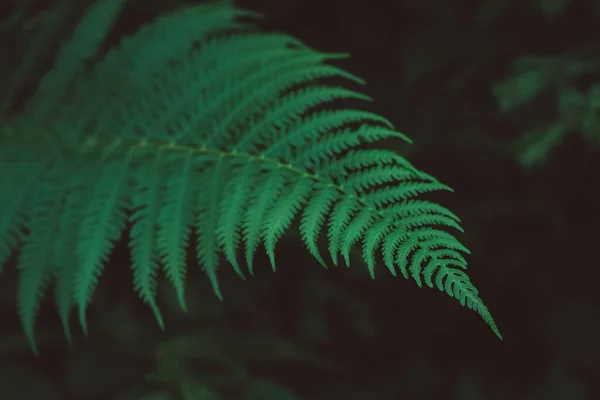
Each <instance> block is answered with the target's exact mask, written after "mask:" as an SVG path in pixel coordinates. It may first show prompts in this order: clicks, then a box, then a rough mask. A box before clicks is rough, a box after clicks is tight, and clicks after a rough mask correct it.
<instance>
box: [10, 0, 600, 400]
mask: <svg viewBox="0 0 600 400" xmlns="http://www.w3.org/2000/svg"><path fill="white" fill-rule="evenodd" d="M85 3H86V2H78V3H73V2H70V3H69V2H62V3H61V4H59V3H58V2H51V1H25V2H5V5H4V6H3V7H5V8H4V11H5V13H4V14H5V15H10V14H11V13H13V12H15V10H23V11H22V12H23V14H22V18H23V20H24V21H32V20H33V21H34V22H33V23H32V25H33V28H31V27H30V28H25V24H17V25H14V26H9V27H6V26H4V30H3V36H2V43H0V44H1V45H2V47H1V48H0V51H1V52H2V53H3V54H2V53H0V54H2V67H1V68H2V72H3V78H2V80H1V83H2V85H3V86H2V87H3V88H4V90H3V92H2V93H3V96H4V99H6V98H10V99H9V100H7V101H5V103H4V104H7V103H8V104H9V106H7V107H6V108H5V109H4V110H3V112H4V114H5V115H11V113H15V112H18V110H19V108H20V107H21V106H22V104H23V103H24V102H25V101H26V99H27V98H28V96H29V95H30V93H31V91H32V90H34V89H35V85H36V82H37V79H39V77H40V76H41V74H42V72H43V71H44V70H46V69H47V68H48V67H49V66H50V65H51V60H52V55H53V53H54V51H55V49H56V48H57V46H58V45H59V43H60V42H61V40H62V38H64V37H65V35H67V34H68V32H69V30H70V26H72V23H73V22H74V21H75V20H76V19H77V16H78V15H80V14H81V12H82V10H83V9H84V8H85V6H86V4H85ZM87 3H89V2H87ZM179 4H183V2H180V1H167V0H164V1H153V2H150V1H146V2H140V1H130V4H129V5H128V6H127V8H126V9H125V10H124V12H123V15H122V17H121V18H120V19H119V21H118V23H117V25H116V26H115V28H114V30H113V32H112V34H111V36H110V37H109V39H108V41H107V43H106V47H108V46H110V44H111V43H114V42H115V41H116V40H117V39H118V38H119V37H120V36H121V35H122V34H123V33H124V32H131V31H132V30H134V29H135V27H137V26H139V25H140V24H141V23H143V22H145V21H147V20H148V19H149V18H151V17H153V16H154V15H156V14H157V13H158V12H160V11H164V10H166V9H170V8H173V7H176V6H177V5H179ZM237 4H239V5H241V6H244V7H249V8H253V9H256V10H259V11H261V12H262V13H263V14H264V15H265V17H266V18H265V22H264V24H263V26H264V27H265V29H267V30H281V31H286V32H288V33H290V34H291V35H293V36H295V37H297V38H299V39H301V40H302V41H304V42H305V43H306V44H308V45H310V46H311V47H313V48H315V49H318V50H322V51H332V52H346V53H349V54H351V55H352V57H351V58H350V59H349V60H345V61H343V62H338V63H337V64H338V65H340V66H343V67H344V68H345V69H346V70H348V71H350V72H352V73H354V74H356V75H359V76H361V77H363V78H365V79H366V81H367V82H368V84H367V85H366V86H365V87H364V88H363V89H362V91H363V92H365V93H366V94H368V95H370V96H372V97H373V98H374V99H375V100H374V102H373V104H372V107H371V109H372V110H374V111H376V112H377V113H379V114H381V115H383V116H386V117H388V118H389V119H390V120H392V122H394V123H395V124H396V127H397V128H398V129H399V130H400V131H402V132H404V133H406V134H408V135H409V136H410V137H411V138H412V139H413V141H414V142H415V144H414V145H413V146H410V147H398V145H397V144H391V145H390V146H392V147H393V148H397V149H398V150H399V151H401V152H402V154H403V155H406V157H407V158H409V159H410V160H411V161H412V162H413V163H414V164H415V165H416V166H417V167H418V168H420V169H422V170H425V171H427V172H428V173H430V174H432V175H433V176H435V177H437V178H438V179H439V180H440V181H442V182H443V183H446V184H448V185H449V186H451V187H453V188H454V189H455V193H441V194H438V195H436V196H433V197H432V199H434V200H435V201H439V202H441V203H442V204H443V205H445V206H447V207H448V208H449V209H451V210H452V211H453V212H455V213H456V214H457V215H459V216H460V217H461V219H462V221H463V227H464V228H465V230H466V234H464V235H460V239H461V240H462V241H463V242H464V243H465V244H466V245H467V247H469V248H470V249H471V252H472V254H471V256H470V257H469V263H470V269H469V275H470V276H471V279H472V281H473V282H474V283H475V285H476V286H477V287H478V289H479V290H480V294H481V297H482V298H483V299H484V301H485V302H486V304H487V306H488V307H489V309H490V311H491V312H492V314H493V316H494V318H495V320H496V323H497V324H498V327H499V329H500V331H501V332H502V334H503V335H504V341H503V342H501V341H499V340H498V339H497V338H496V337H495V336H494V334H493V333H492V332H491V331H490V330H489V328H488V327H487V325H486V324H485V323H484V322H483V321H482V320H481V319H480V318H479V317H478V316H477V314H476V313H474V312H472V311H470V310H468V309H467V308H463V307H461V306H460V304H459V303H458V302H457V301H456V300H454V299H451V298H449V297H448V296H447V295H445V294H443V293H441V292H437V291H434V290H431V289H428V288H426V289H419V288H417V287H416V285H415V284H414V282H413V281H405V280H403V279H398V278H392V277H391V276H389V274H388V273H386V271H384V270H385V268H381V267H380V268H379V269H378V270H377V272H376V279H375V280H371V279H370V278H369V277H368V273H367V271H366V267H365V266H364V264H363V263H362V261H361V259H360V253H358V254H357V256H356V257H355V260H354V264H353V267H352V268H349V269H347V268H345V267H337V268H335V267H331V268H330V269H328V270H325V269H323V268H321V267H320V266H319V265H318V263H317V262H316V261H315V260H314V259H313V258H312V257H311V256H310V255H309V254H308V252H307V251H306V249H305V247H304V245H303V243H302V241H301V239H300V236H299V234H297V229H296V228H297V226H294V227H293V229H292V230H291V231H290V233H289V234H288V235H286V236H285V237H284V239H282V241H281V242H280V244H279V253H278V260H277V262H278V270H277V272H276V273H275V274H273V273H272V272H271V270H270V266H269V263H268V260H267V258H266V257H265V256H262V255H261V254H259V257H258V258H259V259H258V260H257V262H256V266H257V267H256V274H255V276H254V277H251V278H249V279H247V280H246V281H245V282H243V281H241V280H240V279H239V278H237V277H236V276H235V275H234V273H233V271H231V268H230V267H229V266H227V265H225V263H223V268H222V273H221V279H222V281H221V282H222V283H221V288H222V290H223V294H224V296H225V301H224V302H222V303H221V302H219V301H218V300H217V299H216V298H215V297H214V295H213V293H212V290H211V289H210V287H209V284H208V282H207V280H206V279H205V278H204V277H203V276H202V273H201V272H200V271H198V268H194V267H191V268H190V269H191V271H190V274H189V275H190V277H189V278H190V279H189V280H188V284H189V287H188V289H187V291H188V296H189V301H188V305H189V308H190V310H189V312H188V314H183V313H182V312H181V311H180V310H179V309H178V307H177V305H176V302H175V300H174V296H173V294H172V293H171V290H170V287H169V286H168V284H167V283H166V282H165V284H163V285H162V289H161V294H160V298H161V306H162V307H164V308H165V310H166V311H165V312H166V314H167V316H166V325H167V329H166V332H161V331H160V330H159V329H158V327H157V325H156V323H155V321H154V320H153V317H152V313H151V312H150V311H149V310H148V309H146V308H145V307H144V306H143V305H141V304H140V302H139V300H137V299H136V297H135V293H134V292H133V290H132V287H131V273H130V271H129V268H128V263H129V254H128V250H127V245H126V242H125V241H123V242H122V243H120V244H119V246H118V247H117V249H116V251H115V252H114V254H113V256H112V258H111V262H110V265H109V266H108V267H107V269H106V272H105V273H104V275H103V277H102V279H101V283H100V286H99V288H98V290H97V291H96V295H95V298H94V303H93V305H92V307H91V309H90V311H89V313H88V317H89V323H90V334H89V335H88V337H87V338H83V336H82V335H81V334H80V333H79V331H78V329H77V328H76V329H75V331H76V332H77V333H76V337H75V340H74V343H73V344H72V345H70V346H68V345H67V344H66V343H65V339H64V337H63V334H62V331H61V328H60V324H59V321H58V317H57V316H56V312H55V311H54V310H53V308H52V302H51V301H50V302H48V303H47V304H44V307H43V310H42V313H41V316H40V318H39V322H38V339H39V347H40V351H41V355H40V356H39V357H37V358H36V357H34V356H33V355H32V354H31V352H30V350H29V349H28V347H27V342H26V340H25V339H24V337H23V335H22V333H21V328H20V325H19V322H18V318H17V314H16V312H15V298H14V285H15V278H16V273H15V272H14V268H5V272H4V275H3V276H2V280H1V281H0V312H1V314H0V315H1V318H2V322H3V328H2V330H1V331H0V334H1V336H0V371H1V372H0V397H2V398H10V399H13V398H14V399H21V398H23V399H26V398H34V397H33V396H39V397H37V398H44V399H51V398H77V399H82V400H83V399H108V398H110V399H113V398H114V399H121V398H122V399H146V398H148V399H149V398H152V399H154V398H156V399H169V398H173V399H176V398H182V399H186V400H188V399H192V398H193V399H195V398H202V399H204V398H206V399H221V398H222V399H254V398H256V399H259V398H265V399H271V398H273V399H319V400H320V399H344V400H355V399H356V400H358V399H369V400H387V399H390V400H392V399H442V398H444V399H458V400H478V399H485V400H496V399H497V400H501V399H527V400H529V399H531V400H533V399H570V400H579V399H598V398H600V385H599V384H598V383H599V382H600V362H599V361H600V342H599V340H598V339H599V338H600V326H599V322H600V308H599V298H600V297H599V296H598V294H597V291H598V272H597V271H598V269H599V268H600V263H599V262H598V255H597V254H598V246H599V244H600V241H599V239H600V233H599V231H600V212H599V211H598V205H599V204H600V179H599V177H600V174H599V173H600V161H599V160H600V158H599V157H598V155H599V151H600V147H599V146H598V143H599V139H598V138H600V130H599V131H598V134H597V137H591V138H589V137H588V138H585V137H584V136H583V135H581V134H580V132H579V129H578V126H577V124H572V125H570V128H569V130H568V133H567V134H565V135H564V137H563V138H562V139H561V141H560V143H558V144H557V145H556V146H554V147H553V148H552V149H550V150H549V151H547V152H546V154H544V156H543V157H542V159H541V161H540V162H539V163H537V165H535V166H524V165H522V164H521V163H520V162H519V158H518V154H519V151H520V149H521V148H522V147H520V144H519V143H521V142H520V140H521V139H522V138H523V137H524V136H525V135H526V134H527V133H528V132H531V131H532V130H535V129H536V128H537V127H540V126H546V125H548V124H552V123H555V122H556V121H562V120H564V119H565V118H575V119H577V118H576V117H572V116H570V115H567V116H565V114H564V113H563V112H561V110H560V109H559V107H558V105H557V100H556V88H557V87H563V86H564V85H568V86H573V87H576V88H578V89H580V90H581V91H585V90H586V89H587V88H589V87H590V86H591V85H592V84H595V83H597V82H599V81H600V65H599V66H598V67H597V68H596V69H594V68H593V67H592V68H590V70H589V71H587V72H586V73H585V74H580V75H577V76H567V74H565V73H561V71H564V70H565V69H568V68H569V66H570V65H574V64H575V63H581V62H589V63H591V64H594V63H599V64H600V29H599V27H600V2H595V1H592V0H590V1H575V0H570V1H568V0H566V1H565V2H564V6H563V8H557V11H556V12H555V13H552V12H550V11H547V10H549V9H550V8H544V6H547V5H548V4H551V3H550V2H548V1H547V2H544V1H541V0H540V1H538V0H526V1H518V0H505V1H501V0H497V1H496V0H487V1H474V0H472V1H466V0H453V1H419V0H399V1H386V2H383V1H367V0H362V1H360V0H349V1H344V2H341V1H340V2H336V1H312V0H311V1H299V0H298V1H295V0H285V1H283V0H282V1H276V0H256V1H240V2H238V3H237ZM57 7H64V10H65V13H64V19H63V20H62V22H61V23H59V24H58V25H57V29H55V30H52V34H48V35H45V36H44V44H43V45H42V46H40V49H41V50H40V51H39V52H37V53H36V58H35V60H36V61H35V63H33V64H32V65H28V66H27V67H26V66H25V64H24V59H23V57H24V56H25V53H26V49H30V48H32V46H34V39H35V37H36V36H35V34H34V33H33V32H34V31H35V30H36V29H40V28H41V27H43V25H44V23H43V22H35V21H36V19H35V17H36V16H37V15H40V14H41V13H43V12H44V11H48V10H53V9H55V8H57ZM548 7H549V6H548ZM544 10H546V11H544ZM42 21H43V20H42ZM11 46H12V47H11ZM523 56H548V57H549V59H550V60H552V62H554V64H552V65H554V66H556V70H558V72H557V73H556V74H554V75H551V78H548V82H547V83H546V89H545V90H543V91H542V93H541V94H540V96H538V97H537V98H536V99H535V100H533V101H531V102H525V103H524V104H521V105H519V106H518V107H515V108H514V109H513V110H511V111H510V112H503V111H502V110H501V109H500V107H499V101H498V100H499V99H498V94H497V93H495V91H494V87H496V86H495V85H497V84H498V83H499V82H502V81H505V80H507V79H510V78H511V77H512V76H514V75H515V70H514V68H513V66H514V63H515V60H517V59H519V58H520V57H523ZM561 68H562V69H561ZM18 70H21V71H22V70H26V71H27V72H25V73H24V76H26V77H27V79H25V80H23V82H22V84H21V85H19V87H18V90H14V91H10V90H9V89H8V88H11V87H12V86H11V85H10V80H9V78H10V77H14V76H15V75H14V71H18ZM517 92H518V90H517ZM7 93H8V94H7ZM515 96H517V94H515ZM517 97H518V96H517ZM0 115H1V114H0ZM324 245H326V244H324ZM259 253H260V251H259ZM324 254H326V253H324ZM73 326H74V327H76V321H74V324H73ZM186 388H188V389H189V388H192V389H189V390H188V389H186ZM186 390H187V391H186ZM202 391H204V392H205V393H208V394H205V397H200V395H199V394H197V393H200V392H202ZM191 392H195V393H196V394H197V397H189V396H188V397H186V393H191ZM144 395H145V396H146V397H144ZM150 395H153V396H156V397H150ZM11 396H12V397H11ZM30 396H31V397H30ZM160 396H163V397H160ZM190 396H191V395H190ZM210 396H213V397H210ZM253 396H254V397H253ZM286 396H287V397H286Z"/></svg>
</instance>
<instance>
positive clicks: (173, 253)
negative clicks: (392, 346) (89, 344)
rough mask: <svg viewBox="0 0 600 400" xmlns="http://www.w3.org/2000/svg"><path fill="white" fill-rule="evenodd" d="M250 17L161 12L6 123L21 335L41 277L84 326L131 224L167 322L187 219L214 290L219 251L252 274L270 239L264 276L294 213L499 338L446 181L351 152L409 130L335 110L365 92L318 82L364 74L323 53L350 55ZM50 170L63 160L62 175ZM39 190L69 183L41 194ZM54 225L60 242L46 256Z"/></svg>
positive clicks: (148, 298)
mask: <svg viewBox="0 0 600 400" xmlns="http://www.w3.org/2000/svg"><path fill="white" fill-rule="evenodd" d="M105 1H108V0H105ZM115 4H117V3H115ZM254 17H256V15H255V13H253V12H247V11H242V10H238V9H236V8H233V7H231V6H230V5H228V4H227V3H220V4H208V5H206V4H205V5H200V6H192V7H188V8H184V9H181V10H178V11H174V12H171V13H169V14H166V15H165V16H163V17H160V18H158V19H157V20H156V21H154V22H152V23H148V24H147V25H145V26H144V27H142V28H141V29H140V31H139V32H138V33H136V34H134V35H133V36H131V37H128V38H124V39H123V40H122V41H121V43H120V44H119V45H118V46H116V47H115V48H113V49H111V50H109V51H108V52H107V54H106V55H105V56H104V57H102V58H100V59H99V60H98V61H97V62H96V63H95V65H94V66H93V67H92V68H91V69H90V70H82V71H80V72H78V73H77V74H76V76H74V77H73V81H72V82H71V83H70V84H69V87H68V88H67V87H58V86H60V85H58V86H57V87H56V88H54V89H53V95H54V96H55V99H56V101H54V102H51V103H48V104H45V105H44V106H43V107H41V106H40V107H39V108H38V107H37V106H36V105H35V102H34V103H32V105H31V106H30V107H28V109H27V110H26V112H25V113H24V114H23V115H21V116H19V117H18V118H16V122H15V124H14V126H15V130H16V131H17V132H18V134H14V135H12V136H8V134H5V133H2V135H5V136H6V138H3V139H6V141H5V142H6V143H8V145H9V146H10V148H9V150H6V149H0V156H2V157H3V159H7V160H8V159H9V157H8V156H9V155H10V156H11V158H10V160H9V163H10V166H11V168H9V169H7V171H8V172H4V171H3V172H2V175H0V184H2V185H3V187H6V188H10V192H11V195H10V196H7V195H5V194H3V195H2V197H1V198H0V209H1V210H2V213H1V214H0V267H1V266H2V265H3V264H4V263H5V262H6V260H7V258H8V256H9V255H10V254H11V253H12V252H13V251H16V250H17V249H18V248H19V246H20V245H23V255H22V256H21V261H20V264H19V270H20V272H21V285H22V289H21V290H20V294H19V297H20V314H21V319H22V321H23V326H24V327H25V331H26V334H27V336H28V337H29V339H30V341H31V342H32V344H33V326H34V325H33V321H34V318H35V313H36V310H37V307H38V306H39V302H40V298H41V295H42V293H43V290H44V289H45V288H46V286H47V283H48V282H50V281H51V280H55V281H56V288H55V291H56V303H57V307H58V309H59V314H60V317H61V321H62V323H63V326H64V328H65V332H66V334H67V337H68V338H70V331H69V327H68V319H69V313H70V311H71V309H72V308H77V310H78V314H79V320H80V324H81V325H82V327H83V329H84V331H85V330H86V329H87V324H86V319H85V311H86V308H87V306H88V305H89V303H90V302H91V301H92V295H93V291H94V288H95V287H96V284H97V281H98V279H99V277H100V275H101V274H102V270H103V268H104V266H105V264H106V262H107V259H108V256H109V254H110V252H111V251H112V249H113V247H114V244H115V242H116V240H117V239H118V238H119V237H120V235H121V234H122V233H123V231H124V230H125V226H126V224H127V223H128V222H131V231H130V233H129V244H130V248H131V254H132V270H133V286H134V288H135V290H136V292H137V293H138V294H139V296H140V298H141V299H142V301H144V302H145V303H147V304H148V305H149V306H150V308H151V309H152V311H153V313H154V315H155V317H156V319H157V321H158V323H159V325H160V326H161V327H163V325H164V323H163V319H162V315H161V313H160V310H159V307H158V301H157V299H156V283H157V281H156V278H157V274H158V272H159V269H161V268H162V270H163V271H164V273H165V275H166V276H167V278H168V279H169V280H170V281H171V283H172V285H173V286H174V288H175V292H176V294H177V300H178V302H179V304H180V306H181V307H182V308H183V309H184V310H185V309H186V303H185V286H186V285H185V283H186V273H187V267H188V265H187V260H186V249H187V246H188V245H189V241H190V237H191V233H192V230H193V232H194V233H195V236H196V237H197V243H196V246H195V250H196V258H197V261H198V264H200V265H201V266H202V269H203V270H204V272H205V273H206V275H207V276H208V278H209V280H210V282H211V285H212V287H213V290H214V292H215V293H216V295H217V296H218V297H219V298H221V297H222V295H221V289H220V288H219V281H218V267H219V257H220V255H221V254H223V255H224V256H225V259H226V260H227V261H228V262H229V263H230V264H232V266H233V268H234V269H235V271H236V273H237V274H238V275H239V276H241V277H243V276H244V274H243V270H242V267H241V266H240V263H239V262H238V260H237V255H238V252H239V251H240V250H242V247H243V252H244V258H245V261H246V265H247V268H248V270H249V272H250V273H251V274H252V273H253V259H254V256H255V254H256V252H257V251H258V248H259V246H260V245H263V246H264V248H265V251H266V253H267V255H268V257H269V260H270V263H271V265H272V268H273V269H275V265H276V251H275V249H276V246H277V243H278V241H279V240H280V239H281V237H282V236H283V234H284V233H285V232H286V231H287V230H288V229H289V228H290V227H291V225H292V221H293V220H294V218H295V217H296V216H297V215H300V234H301V238H302V240H303V242H304V243H305V245H306V247H307V248H308V251H309V252H310V254H312V255H313V256H314V257H315V258H316V259H317V260H318V262H319V263H321V264H322V265H323V266H326V262H325V261H324V260H323V258H322V257H321V255H320V254H319V246H318V243H319V238H320V237H321V235H322V233H323V231H326V235H325V236H326V239H327V241H328V250H329V253H330V256H331V258H332V260H333V263H334V264H337V258H338V256H339V255H342V257H343V258H344V261H345V263H346V264H347V265H349V264H350V263H351V261H352V260H351V257H350V253H351V249H352V248H354V247H356V246H361V248H362V257H363V259H364V261H365V262H366V264H367V268H368V270H369V273H370V275H371V276H374V274H375V269H376V265H377V253H380V254H381V256H382V259H383V264H384V265H385V266H386V267H387V269H388V270H389V271H390V272H391V273H392V274H393V275H397V270H400V272H401V274H402V275H403V276H404V277H406V278H411V279H412V280H414V281H415V282H416V283H417V285H419V286H422V284H423V282H425V284H426V285H427V286H429V287H437V288H438V289H439V290H442V291H445V292H446V293H447V294H448V295H449V296H451V297H455V298H456V299H458V300H459V302H460V303H461V304H462V305H464V306H467V307H469V308H471V309H473V310H475V311H476V312H478V313H479V314H480V315H481V316H482V317H483V319H484V320H485V321H486V322H487V323H488V324H489V325H490V326H491V328H492V329H493V331H494V332H495V333H496V334H497V335H498V336H500V334H499V332H498V330H497V328H496V326H495V324H494V321H493V319H492V317H491V315H490V313H489V311H488V309H487V308H486V307H485V306H484V304H483V302H482V301H481V299H480V298H479V296H478V293H477V290H476V289H475V287H474V286H473V285H472V283H471V282H470V280H469V278H468V276H467V275H466V273H465V272H464V269H465V268H466V260H465V258H464V257H463V254H466V253H468V250H467V249H466V248H465V247H464V246H463V245H462V244H461V243H460V242H459V241H458V240H457V239H456V238H455V237H454V236H453V235H452V234H450V233H448V232H447V231H446V230H445V229H446V228H453V229H456V230H458V231H462V228H461V227H460V220H459V218H458V217H457V216H456V215H454V214H453V213H452V212H450V211H449V210H447V209H445V208H444V207H442V206H440V205H438V204H435V203H431V202H427V201H424V200H419V199H418V197H419V196H420V195H422V194H424V193H428V192H431V191H438V190H450V191H451V189H450V188H449V187H448V186H446V185H444V184H442V183H440V182H439V181H437V180H436V179H435V178H433V177H431V176H430V175H428V174H427V173H425V172H423V171H420V170H418V169H417V168H415V167H414V166H413V165H412V164H411V163H410V162H409V161H408V160H406V159H405V158H404V157H402V156H401V155H399V154H397V153H395V152H392V151H389V150H383V149H363V148H362V146H363V145H367V144H368V145H370V146H371V145H374V144H376V143H377V142H378V141H380V140H383V139H391V138H394V139H400V140H403V141H406V142H410V139H409V138H407V137H406V136H405V135H404V134H402V133H400V132H398V131H396V130H395V128H394V126H393V124H392V123H391V122H390V121H389V120H387V119H386V118H384V117H381V116H379V115H377V114H375V113H372V112H368V111H364V110H360V109H353V108H336V106H335V101H337V100H345V99H351V100H352V101H353V102H356V101H370V98H369V97H367V96H365V95H362V94H360V93H358V92H355V91H354V90H351V89H345V88H341V87H337V86H334V85H331V84H328V83H327V80H328V79H329V78H336V80H340V79H341V80H342V81H346V82H348V83H350V84H363V83H364V82H363V81H362V79H360V78H358V77H355V76H354V75H352V74H349V73H347V72H345V71H343V70H342V69H340V68H338V67H335V66H332V65H329V64H327V62H329V61H331V60H337V59H341V58H344V57H346V55H344V54H324V53H319V52H316V51H314V50H312V49H310V48H309V47H307V46H305V45H304V44H302V43H301V42H300V41H298V40H296V39H294V38H291V37H289V36H286V35H282V34H269V33H261V32H259V31H258V30H257V29H255V28H254V26H253V25H252V24H251V23H250V22H246V19H247V18H254ZM103 25H104V23H103ZM57 65H60V64H57ZM72 67H73V65H68V66H66V67H64V68H65V69H64V70H61V71H57V72H53V73H56V74H58V75H59V76H61V73H64V72H65V71H68V70H72ZM56 82H58V81H56ZM325 107H326V108H325ZM41 131H44V132H45V133H46V136H45V138H44V139H42V140H40V141H39V145H38V142H35V141H32V139H34V138H35V137H36V135H37V134H38V133H39V132H41ZM3 132H4V131H3ZM15 154H18V155H24V156H22V157H21V158H19V157H17V158H15V157H14V155H15ZM51 166H60V169H59V170H58V173H57V174H56V176H54V175H50V174H49V173H48V172H47V171H49V170H51V169H49V167H51ZM58 177H60V179H59V178H58ZM44 188H50V189H52V190H55V189H56V188H62V189H63V191H61V190H58V189H56V191H49V192H47V193H48V195H39V191H40V190H45V189H44ZM50 189H48V190H50ZM3 193H6V192H3ZM50 193H51V194H52V196H56V197H52V196H49V194H50ZM57 193H58V194H57ZM50 210H53V211H50ZM26 230H28V231H29V233H26ZM49 232H54V233H55V234H56V239H57V240H56V241H54V243H53V246H52V248H51V249H50V250H49V249H47V248H46V247H45V244H47V243H48V239H47V238H48V237H49V235H50V233H49ZM73 249H75V251H73ZM47 254H49V255H50V256H49V258H46V255H47ZM38 260H41V261H38Z"/></svg>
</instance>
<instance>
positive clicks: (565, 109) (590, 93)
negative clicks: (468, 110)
mask: <svg viewBox="0 0 600 400" xmlns="http://www.w3.org/2000/svg"><path fill="white" fill-rule="evenodd" d="M598 72H600V63H598V62H589V61H582V60H580V59H578V58H576V57H575V56H574V55H568V54H567V55H563V56H556V57H552V56H546V57H536V56H528V57H521V58H519V59H517V60H515V62H514V75H513V76H511V77H509V78H507V79H505V80H504V81H501V82H498V83H497V84H496V85H494V87H493V88H492V91H493V93H494V95H495V97H496V99H497V102H498V106H499V108H500V110H501V112H503V113H508V112H512V111H515V110H517V109H519V108H521V107H525V106H528V105H531V104H535V102H536V100H538V98H539V97H541V96H543V95H545V94H551V95H552V96H554V97H553V98H554V99H555V104H556V117H555V118H552V114H551V112H548V113H546V115H549V116H550V118H549V120H550V122H548V123H545V124H543V125H541V126H534V127H532V128H531V129H530V130H529V131H528V132H525V134H524V135H523V137H522V138H521V139H520V140H519V141H518V142H517V143H516V145H515V154H516V158H517V160H518V161H519V163H520V164H521V165H522V166H523V167H524V168H526V169H530V168H533V167H535V166H538V165H540V164H542V163H543V162H544V161H546V160H547V158H548V157H549V155H550V154H551V153H552V151H553V150H554V149H555V148H556V147H557V146H559V145H560V144H561V143H562V141H563V140H564V138H565V136H566V135H567V134H568V133H569V132H574V131H575V132H580V133H581V134H582V135H583V137H585V138H586V139H589V140H592V141H595V142H596V143H598V142H600V101H599V99H600V82H596V83H594V84H592V85H589V87H584V88H581V87H579V86H578V85H576V81H577V79H578V78H580V77H582V76H584V77H589V76H594V77H597V76H598ZM549 111H551V110H549Z"/></svg>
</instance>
